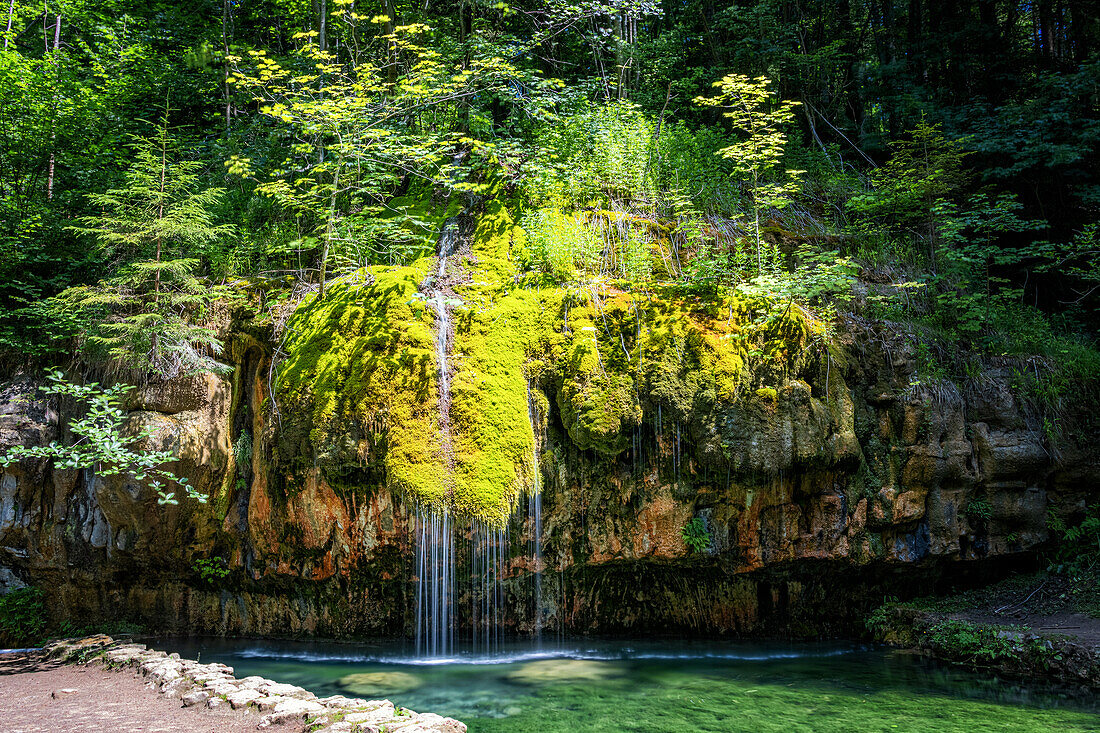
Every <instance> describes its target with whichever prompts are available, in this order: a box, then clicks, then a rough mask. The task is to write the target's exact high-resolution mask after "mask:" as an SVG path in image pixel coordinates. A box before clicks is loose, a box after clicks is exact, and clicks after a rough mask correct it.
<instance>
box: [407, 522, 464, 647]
mask: <svg viewBox="0 0 1100 733" xmlns="http://www.w3.org/2000/svg"><path fill="white" fill-rule="evenodd" d="M416 523H417V542H416V570H417V573H416V654H417V656H428V657H440V656H446V655H448V654H450V653H451V650H452V649H453V648H454V626H455V624H454V585H455V562H454V549H455V538H454V531H453V527H452V526H451V517H450V515H449V514H447V513H445V512H437V511H433V510H428V511H425V510H421V509H418V510H417V512H416Z"/></svg>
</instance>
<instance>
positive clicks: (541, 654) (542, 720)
mask: <svg viewBox="0 0 1100 733" xmlns="http://www.w3.org/2000/svg"><path fill="white" fill-rule="evenodd" d="M159 648H163V649H166V650H168V651H179V652H180V653H181V654H183V655H184V656H185V657H191V658H194V656H195V655H196V654H201V656H202V660H203V661H204V662H213V661H217V662H224V663H226V664H229V665H231V666H233V667H234V669H235V670H236V674H237V676H238V677H243V676H246V675H253V674H256V675H262V676H265V677H270V678H274V679H277V680H280V681H283V682H289V683H292V684H297V685H301V686H303V687H306V688H307V689H309V690H311V691H313V692H314V693H316V694H318V695H330V694H346V695H352V696H358V697H366V698H388V699H391V700H393V701H394V702H395V703H397V704H399V705H403V706H406V707H409V708H411V709H413V710H417V711H430V712H435V713H439V714H442V715H451V716H453V717H456V718H458V719H459V720H462V721H463V722H465V723H467V724H468V725H469V729H470V731H471V733H498V732H499V733H535V732H536V731H537V732H538V733H576V732H577V731H586V732H587V731H597V732H600V731H603V732H606V733H612V732H614V733H618V732H620V731H635V732H639V733H640V732H642V731H646V732H651V731H693V732H695V731H702V732H704V733H729V732H730V731H753V733H757V732H760V733H764V732H770V731H775V732H776V733H780V732H782V733H788V732H789V731H815V732H816V731H837V732H838V733H839V732H841V731H843V732H844V733H850V732H851V731H920V732H922V733H924V732H928V731H935V732H936V733H941V732H943V731H952V732H958V733H971V732H972V731H994V730H996V731H1017V732H1019V733H1034V732H1036V731H1086V730H1091V731H1096V730H1100V717H1098V716H1097V712H1098V703H1097V700H1096V698H1095V697H1094V696H1091V695H1087V694H1073V693H1069V692H1066V691H1060V690H1057V689H1053V688H1050V687H1045V686H1043V685H1040V684H1034V683H1026V682H1018V681H1011V680H1005V679H998V678H996V677H993V676H990V675H982V674H974V673H970V672H966V671H963V670H960V669H956V668H952V667H947V666H942V665H938V664H934V663H931V662H928V661H925V660H922V659H920V658H916V657H913V656H911V655H906V654H901V653H897V652H891V651H887V650H882V649H875V648H864V647H859V646H856V645H851V644H790V643H747V642H729V641H718V640H709V641H700V642H692V641H652V640H650V641H638V640H635V641H616V642H611V641H594V640H564V641H559V642H554V641H551V640H547V639H544V640H543V641H542V644H541V646H539V645H537V644H536V643H535V642H534V640H527V641H515V640H512V641H509V640H504V641H503V642H502V644H501V645H499V646H498V647H497V648H496V649H495V650H494V651H492V652H491V653H489V652H486V651H484V650H482V649H479V648H474V647H471V646H470V645H469V644H459V645H457V646H455V647H453V648H452V649H451V653H450V654H449V655H448V656H443V657H435V658H431V659H426V658H424V657H422V656H421V655H419V654H415V653H414V650H412V649H410V648H408V645H405V644H403V643H402V642H400V641H396V642H377V643H354V644H325V643H321V642H258V641H245V640H222V639H218V640H202V641H193V640H192V641H179V640H165V641H162V642H161V643H160V644H159Z"/></svg>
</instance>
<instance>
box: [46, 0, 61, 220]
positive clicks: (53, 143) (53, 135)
mask: <svg viewBox="0 0 1100 733" xmlns="http://www.w3.org/2000/svg"><path fill="white" fill-rule="evenodd" d="M60 45H61V16H60V15H58V16H57V19H56V20H55V21H54V24H53V67H54V71H55V72H56V71H57V47H58V46H60ZM55 90H56V87H55ZM53 102H54V104H53V112H54V114H53V126H52V127H53V129H51V130H50V163H49V170H48V171H47V172H46V200H47V201H53V171H54V164H55V163H56V161H57V92H56V91H55V92H54V97H53Z"/></svg>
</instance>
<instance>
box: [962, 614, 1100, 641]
mask: <svg viewBox="0 0 1100 733" xmlns="http://www.w3.org/2000/svg"><path fill="white" fill-rule="evenodd" d="M949 618H954V619H960V620H963V621H970V622H972V623H978V624H990V625H1012V626H1024V627H1027V628H1028V629H1030V630H1031V631H1032V632H1033V633H1036V634H1048V635H1051V634H1064V635H1065V636H1072V637H1075V638H1076V639H1077V641H1078V643H1080V644H1082V645H1084V646H1087V647H1092V648H1100V619H1097V618H1092V617H1090V616H1086V615H1085V614H1083V613H1051V614H1042V613H1023V614H1011V615H1009V614H997V613H989V612H983V611H962V612H960V613H952V614H949Z"/></svg>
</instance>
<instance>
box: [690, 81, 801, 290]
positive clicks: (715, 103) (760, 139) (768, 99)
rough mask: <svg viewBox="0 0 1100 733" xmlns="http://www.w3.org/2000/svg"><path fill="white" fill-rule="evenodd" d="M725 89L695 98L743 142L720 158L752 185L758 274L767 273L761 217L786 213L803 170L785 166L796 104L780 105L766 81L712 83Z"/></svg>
mask: <svg viewBox="0 0 1100 733" xmlns="http://www.w3.org/2000/svg"><path fill="white" fill-rule="evenodd" d="M714 86H716V87H718V88H719V89H720V90H721V93H720V94H718V95H717V96H715V97H697V98H696V100H695V101H696V102H697V103H698V104H700V105H703V106H705V107H718V108H719V109H721V110H722V116H723V117H725V118H726V119H728V120H730V122H732V123H733V127H734V129H735V130H736V131H738V133H739V134H740V135H741V137H742V139H741V140H740V141H738V142H736V143H734V144H733V145H730V146H728V147H725V148H722V149H721V150H719V151H718V155H721V156H722V157H723V158H726V159H727V160H729V161H731V163H732V164H733V174H734V175H741V176H745V177H746V178H747V180H748V186H749V197H750V200H751V202H752V214H753V225H754V232H755V235H756V269H757V271H758V272H760V271H762V270H763V259H762V254H761V249H762V247H761V242H760V212H761V211H762V210H764V209H782V208H784V207H786V206H787V204H788V203H790V200H791V196H793V195H794V192H795V191H796V190H797V181H796V177H797V176H798V175H799V174H800V173H802V171H794V170H787V169H786V168H783V167H782V166H781V162H782V159H783V151H784V149H785V148H786V146H787V133H786V132H785V131H784V128H786V127H787V126H789V125H790V124H791V123H792V122H794V108H795V107H797V106H798V102H792V101H782V100H780V99H778V98H777V97H776V95H774V94H773V93H772V91H771V89H770V87H771V80H770V79H768V77H766V76H758V77H756V78H755V79H750V78H749V77H747V76H744V75H742V74H728V75H727V76H725V77H723V78H722V79H721V80H719V81H717V82H715V83H714Z"/></svg>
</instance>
